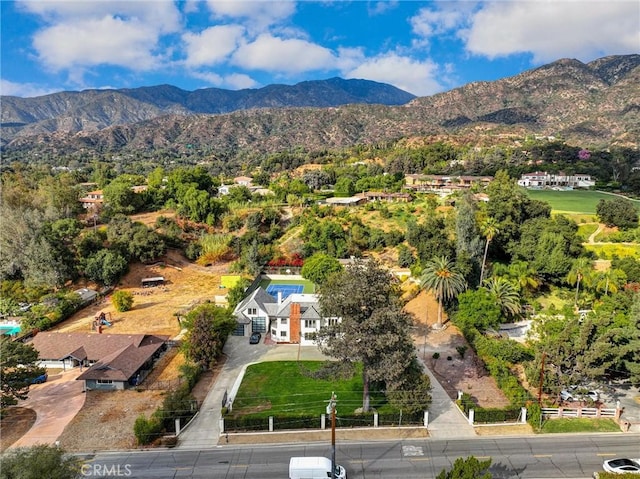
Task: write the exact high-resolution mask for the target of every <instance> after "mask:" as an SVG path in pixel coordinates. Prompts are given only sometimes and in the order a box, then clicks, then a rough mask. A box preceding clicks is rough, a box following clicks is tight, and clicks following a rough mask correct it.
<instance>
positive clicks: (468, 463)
mask: <svg viewBox="0 0 640 479" xmlns="http://www.w3.org/2000/svg"><path fill="white" fill-rule="evenodd" d="M490 466H491V459H487V460H485V461H479V460H478V459H476V458H475V457H473V456H469V457H467V458H465V459H463V458H461V457H459V458H458V459H456V460H455V462H454V463H453V468H452V469H451V470H450V471H448V472H447V471H446V470H443V471H442V472H440V474H438V475H437V476H436V479H491V478H492V477H493V476H492V475H491V473H490V472H489V471H488V469H489V467H490Z"/></svg>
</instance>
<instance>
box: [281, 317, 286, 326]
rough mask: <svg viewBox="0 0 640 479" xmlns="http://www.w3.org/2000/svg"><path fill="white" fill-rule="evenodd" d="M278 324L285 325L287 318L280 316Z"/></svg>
mask: <svg viewBox="0 0 640 479" xmlns="http://www.w3.org/2000/svg"><path fill="white" fill-rule="evenodd" d="M280 324H281V325H282V326H284V325H286V324H287V318H282V319H281V320H280Z"/></svg>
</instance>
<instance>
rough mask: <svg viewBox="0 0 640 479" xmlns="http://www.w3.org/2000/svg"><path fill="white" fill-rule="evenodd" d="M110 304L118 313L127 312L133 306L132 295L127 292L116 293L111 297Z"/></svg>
mask: <svg viewBox="0 0 640 479" xmlns="http://www.w3.org/2000/svg"><path fill="white" fill-rule="evenodd" d="M111 304H113V307H114V308H116V311H118V312H120V313H122V312H124V311H129V310H130V309H131V308H132V306H133V294H131V293H130V292H129V291H116V292H115V293H113V296H112V297H111Z"/></svg>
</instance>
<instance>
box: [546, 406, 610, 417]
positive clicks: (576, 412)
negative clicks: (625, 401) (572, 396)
mask: <svg viewBox="0 0 640 479" xmlns="http://www.w3.org/2000/svg"><path fill="white" fill-rule="evenodd" d="M621 413H622V409H619V408H604V407H603V408H598V407H578V408H569V407H543V408H542V415H543V416H547V417H552V418H555V417H592V418H593V417H596V418H598V417H602V418H612V419H618V418H619V417H620V414H621Z"/></svg>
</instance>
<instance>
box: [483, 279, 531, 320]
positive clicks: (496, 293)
mask: <svg viewBox="0 0 640 479" xmlns="http://www.w3.org/2000/svg"><path fill="white" fill-rule="evenodd" d="M482 287H483V288H485V289H486V290H487V291H488V292H489V294H490V295H491V296H493V297H494V298H495V300H496V303H498V305H499V306H500V309H501V310H502V314H504V315H505V316H516V315H518V314H520V311H521V310H522V307H521V305H520V294H519V293H518V290H517V288H516V286H515V285H514V284H513V283H512V282H511V281H509V280H508V279H507V278H498V277H495V276H494V277H492V278H489V279H488V280H486V281H485V282H484V285H483V286H482Z"/></svg>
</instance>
